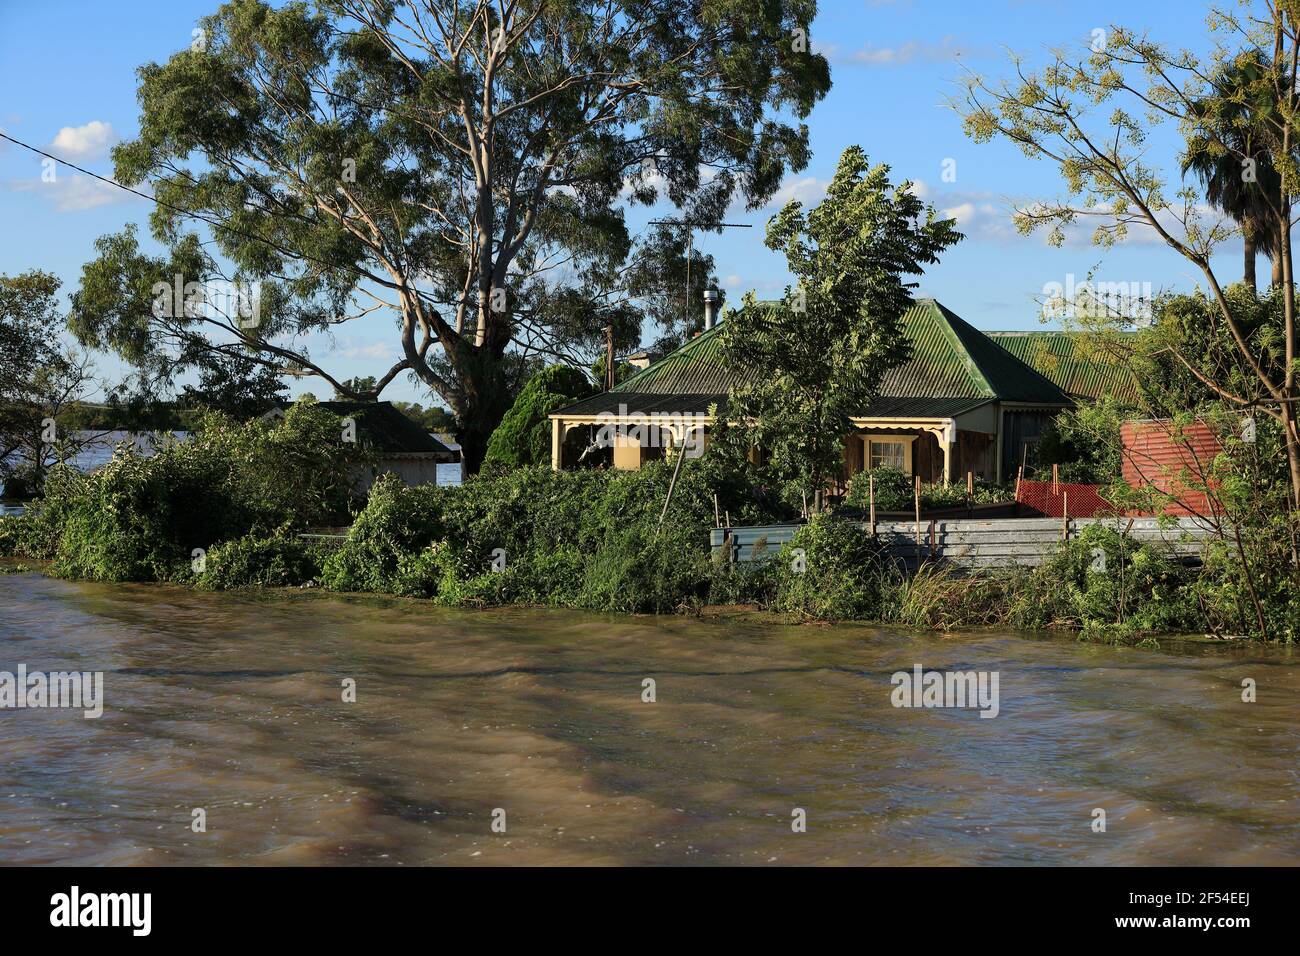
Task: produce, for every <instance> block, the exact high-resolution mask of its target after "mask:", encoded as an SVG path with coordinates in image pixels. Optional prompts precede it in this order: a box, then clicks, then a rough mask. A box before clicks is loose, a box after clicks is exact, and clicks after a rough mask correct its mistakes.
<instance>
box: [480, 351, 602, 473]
mask: <svg viewBox="0 0 1300 956" xmlns="http://www.w3.org/2000/svg"><path fill="white" fill-rule="evenodd" d="M594 392H595V387H594V386H593V385H592V384H591V382H590V381H589V380H588V379H587V376H586V375H584V374H583V373H582V372H580V371H578V370H577V369H575V368H570V367H569V366H567V365H552V366H550V367H548V368H544V369H542V370H541V371H540V372H538V373H537V374H536V375H534V376H533V377H532V378H531V379H529V380H528V384H527V385H525V386H524V388H523V391H521V392H520V393H519V397H518V398H516V399H515V403H514V404H513V405H512V406H510V410H509V411H508V412H506V414H505V417H503V418H502V419H501V424H500V425H498V426H497V428H496V431H494V432H493V433H492V437H491V439H489V440H488V447H487V455H486V457H485V458H484V462H485V463H486V462H496V463H498V464H500V465H503V466H506V467H509V468H524V467H527V466H529V465H547V466H549V465H550V463H551V422H550V419H548V418H547V417H546V416H547V415H549V414H550V413H551V412H553V411H555V410H556V409H558V408H563V407H564V406H565V405H572V404H573V403H574V402H576V401H578V400H579V399H582V398H586V397H587V396H588V395H591V394H593V393H594Z"/></svg>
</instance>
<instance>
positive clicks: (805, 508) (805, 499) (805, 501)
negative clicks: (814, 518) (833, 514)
mask: <svg viewBox="0 0 1300 956" xmlns="http://www.w3.org/2000/svg"><path fill="white" fill-rule="evenodd" d="M800 494H801V495H803V511H802V512H801V514H802V515H803V520H804V521H807V520H808V492H806V491H801V492H800Z"/></svg>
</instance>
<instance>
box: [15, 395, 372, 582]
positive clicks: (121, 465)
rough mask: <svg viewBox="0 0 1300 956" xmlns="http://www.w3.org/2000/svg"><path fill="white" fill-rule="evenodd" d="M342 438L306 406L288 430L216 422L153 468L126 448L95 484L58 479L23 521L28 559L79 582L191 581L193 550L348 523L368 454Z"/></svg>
mask: <svg viewBox="0 0 1300 956" xmlns="http://www.w3.org/2000/svg"><path fill="white" fill-rule="evenodd" d="M341 439H342V429H341V426H340V424H339V420H338V418H337V417H336V416H333V415H330V414H328V413H325V412H323V411H320V410H319V409H316V408H313V407H311V406H309V405H298V406H294V407H293V408H291V409H290V410H289V412H288V413H287V414H286V416H285V418H284V420H283V422H279V423H271V422H265V421H260V420H258V421H253V422H249V423H247V424H244V425H234V424H232V423H230V422H229V420H227V419H224V418H222V417H219V416H211V417H209V418H208V419H206V420H205V422H204V426H203V428H202V429H201V431H199V432H198V433H196V434H195V435H194V436H193V437H192V438H191V439H190V440H189V441H187V442H182V443H174V444H172V445H170V446H167V447H164V448H163V449H162V450H161V451H159V452H158V453H157V454H156V455H154V456H153V457H151V458H144V457H142V456H141V455H139V454H138V453H137V452H136V451H135V450H134V449H133V448H132V447H130V446H123V447H122V448H120V449H119V450H118V451H117V453H116V454H115V455H114V457H113V460H112V461H111V462H109V463H108V464H107V465H105V466H104V467H103V468H101V469H99V470H98V471H96V472H94V473H92V474H89V475H78V474H76V473H75V472H72V471H70V470H68V469H58V470H56V472H54V473H52V474H51V477H50V480H49V481H47V483H46V493H45V497H44V499H42V500H41V501H40V502H39V503H38V504H37V505H35V506H33V510H32V513H31V514H30V515H25V516H23V518H22V519H20V520H21V527H22V528H24V529H25V530H24V531H22V532H21V537H22V540H23V542H24V544H23V546H24V547H25V548H26V549H28V550H27V551H26V552H25V553H29V554H31V556H33V557H52V558H53V559H54V565H53V569H54V571H55V573H57V574H61V575H65V576H67V577H73V578H87V579H91V580H103V581H176V580H190V579H192V577H193V574H194V571H193V567H192V564H191V562H192V561H193V559H194V550H195V549H203V550H204V551H207V550H210V549H212V548H213V546H214V545H218V544H220V543H221V542H224V541H230V540H232V539H236V538H243V537H245V536H247V535H263V536H265V535H270V534H271V533H273V532H276V531H280V530H289V529H295V528H301V527H303V526H306V525H311V524H325V523H330V522H334V521H339V520H346V515H347V512H348V509H349V506H350V503H351V499H352V495H353V491H352V485H351V482H352V478H351V475H350V468H351V465H352V464H353V463H354V461H355V460H356V457H357V454H358V452H357V449H356V446H355V445H351V444H348V443H345V442H343V441H342V440H341ZM6 524H7V523H6Z"/></svg>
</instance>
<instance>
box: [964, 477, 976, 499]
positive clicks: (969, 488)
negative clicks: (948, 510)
mask: <svg viewBox="0 0 1300 956" xmlns="http://www.w3.org/2000/svg"><path fill="white" fill-rule="evenodd" d="M966 494H968V495H973V494H975V472H973V471H968V472H966Z"/></svg>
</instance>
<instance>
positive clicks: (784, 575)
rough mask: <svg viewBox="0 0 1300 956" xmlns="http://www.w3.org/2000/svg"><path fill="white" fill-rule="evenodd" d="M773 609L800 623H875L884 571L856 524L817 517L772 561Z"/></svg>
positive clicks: (871, 543) (872, 542)
mask: <svg viewBox="0 0 1300 956" xmlns="http://www.w3.org/2000/svg"><path fill="white" fill-rule="evenodd" d="M771 560H772V570H773V576H774V579H775V583H776V591H775V596H774V598H773V606H774V607H775V608H776V609H777V610H781V611H789V612H793V613H796V614H800V615H803V616H805V617H811V618H819V619H861V618H873V617H878V616H879V614H880V611H881V607H882V598H883V596H884V582H885V577H886V570H885V566H884V563H883V561H882V560H881V557H880V554H879V551H878V548H877V545H876V542H875V540H874V539H873V538H872V536H871V535H870V534H869V533H868V532H866V531H864V530H863V529H862V528H861V527H860V526H858V525H857V524H854V523H851V522H846V521H837V520H836V519H835V518H833V517H831V516H829V515H819V516H818V517H816V518H814V519H813V520H812V521H810V522H809V523H808V524H806V525H804V527H802V528H800V529H799V530H798V531H797V532H796V533H795V536H794V539H793V540H792V541H791V542H790V543H789V544H787V545H786V546H785V547H783V548H782V549H781V550H780V551H778V552H777V553H776V554H775V555H774V556H773V557H772V559H771Z"/></svg>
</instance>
